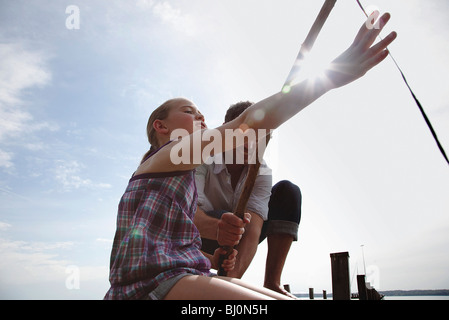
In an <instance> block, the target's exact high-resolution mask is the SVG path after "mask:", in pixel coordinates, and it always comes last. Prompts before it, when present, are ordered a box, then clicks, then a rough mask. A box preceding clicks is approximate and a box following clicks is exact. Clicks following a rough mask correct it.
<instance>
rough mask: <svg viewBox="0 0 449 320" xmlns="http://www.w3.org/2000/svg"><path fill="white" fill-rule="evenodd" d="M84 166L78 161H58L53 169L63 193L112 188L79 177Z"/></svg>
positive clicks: (105, 184) (106, 184) (108, 185)
mask: <svg viewBox="0 0 449 320" xmlns="http://www.w3.org/2000/svg"><path fill="white" fill-rule="evenodd" d="M83 168H84V165H83V164H81V163H79V162H78V161H75V160H73V161H66V160H58V161H57V165H56V168H55V178H56V180H57V181H58V182H59V183H60V184H62V187H63V190H64V191H70V190H73V189H80V188H89V189H109V188H111V187H112V186H111V185H110V184H108V183H95V182H93V181H92V180H90V179H85V178H82V177H81V176H80V171H81V169H83Z"/></svg>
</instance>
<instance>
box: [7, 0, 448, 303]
mask: <svg viewBox="0 0 449 320" xmlns="http://www.w3.org/2000/svg"><path fill="white" fill-rule="evenodd" d="M322 3H323V2H322V1H311V0H309V1H297V0H282V1H279V0H276V1H275V0H263V1H260V0H258V1H256V0H245V1H237V0H227V1H217V0H207V1H206V0H189V1H186V0H173V1H166V0H128V1H106V0H95V1H87V0H73V1H72V0H71V1H60V0H58V1H50V0H47V1H45V0H38V1H24V0H14V1H13V0H0V203H1V205H0V298H1V299H102V298H103V296H104V294H105V292H106V291H107V289H108V287H109V282H108V267H109V256H110V250H111V245H112V239H113V236H114V232H115V222H116V214H117V204H118V202H119V199H120V197H121V195H122V194H123V191H124V189H125V188H126V185H127V182H128V180H129V178H130V176H131V174H132V173H133V171H134V170H135V169H136V167H137V165H138V163H139V160H140V158H141V156H142V155H143V154H144V153H145V152H146V151H147V150H148V147H149V146H148V142H147V138H146V122H147V119H148V116H149V114H150V113H151V111H152V110H153V109H154V108H156V107H157V106H159V105H160V104H161V103H163V102H164V101H165V100H167V99H170V98H173V97H179V96H182V97H186V98H189V99H192V100H193V101H194V102H195V103H196V105H197V106H198V108H199V109H200V111H201V112H202V113H203V114H204V115H205V118H206V122H207V124H208V126H209V127H216V126H219V125H220V124H221V123H222V122H223V118H224V114H225V111H226V109H227V108H228V106H229V105H231V104H233V103H235V102H238V101H241V100H252V101H259V100H261V99H263V98H265V97H267V96H269V95H271V94H273V93H276V92H278V91H279V90H280V89H281V87H282V84H283V83H284V80H285V78H286V76H287V74H288V72H289V70H290V67H291V65H292V63H293V61H294V59H295V57H296V55H297V53H298V50H299V48H300V44H301V43H302V41H303V40H304V38H305V36H306V34H307V32H308V30H309V28H310V26H311V25H312V23H313V21H314V19H315V17H316V15H317V14H318V12H319V9H320V7H321V5H322ZM362 3H363V4H364V5H365V6H366V7H368V6H372V7H373V8H374V7H376V8H378V9H379V10H380V11H381V12H387V11H388V12H390V13H391V15H392V18H391V21H390V23H389V24H388V26H387V27H386V29H385V30H384V32H383V33H382V35H386V34H388V32H390V31H391V30H395V31H396V32H397V33H398V38H397V39H396V41H395V42H394V43H393V44H392V45H391V46H390V48H389V49H390V52H391V53H392V55H393V56H394V58H395V59H396V61H397V62H398V64H399V65H400V66H401V68H402V69H403V71H404V73H405V75H406V77H407V79H408V81H409V83H410V85H411V87H412V88H413V90H414V91H415V94H416V95H417V97H418V99H420V101H421V103H422V105H423V107H424V109H425V110H426V112H427V115H428V116H429V118H430V120H431V122H432V124H433V126H434V129H435V131H436V132H437V134H438V136H439V138H440V141H441V143H442V145H443V147H444V148H445V149H446V151H447V152H449V102H448V101H449V91H448V90H447V82H448V80H447V79H448V76H447V75H448V74H449V64H448V63H447V56H448V55H449V38H448V37H447V31H448V27H449V22H448V20H447V18H446V15H447V12H448V10H449V3H448V2H447V1H445V0H434V1H425V0H395V1H386V0H365V1H362ZM78 18H79V19H78ZM364 21H365V17H364V15H363V13H362V11H361V10H360V8H359V7H358V5H357V3H356V1H350V0H340V1H337V4H336V6H335V8H334V10H333V11H332V13H331V15H330V17H329V18H328V21H327V22H326V24H325V26H324V28H323V30H322V32H321V34H320V35H319V38H318V40H317V42H316V43H315V47H314V48H313V50H312V52H311V53H310V61H312V60H313V61H314V63H317V64H319V65H325V64H326V63H327V62H329V61H331V60H332V59H333V58H335V57H336V56H337V55H338V54H339V53H341V52H342V51H344V50H345V49H346V48H347V47H348V46H349V45H350V44H351V42H352V40H353V38H354V36H355V34H356V33H357V31H358V29H359V27H360V26H361V25H362V24H363V23H364ZM266 161H267V162H268V164H269V165H270V166H271V168H272V169H273V181H274V182H277V181H279V180H283V179H288V180H290V181H292V182H293V183H295V184H297V185H298V186H299V187H300V188H301V191H302V196H303V204H302V218H301V224H300V227H299V241H298V242H295V243H294V244H293V245H292V247H291V249H290V253H289V256H288V259H287V261H286V265H285V267H284V272H283V275H282V282H283V283H284V284H289V285H290V287H291V289H292V291H293V292H295V293H299V292H308V288H314V289H315V292H320V291H321V290H327V292H332V282H331V266H330V254H331V253H334V252H344V251H347V252H349V255H350V259H349V263H350V267H349V268H350V275H351V289H352V291H353V292H356V291H357V286H356V280H355V279H356V278H355V275H357V274H362V273H365V274H366V275H367V278H368V281H370V283H371V284H373V285H374V286H375V288H376V289H378V290H394V289H403V290H411V289H444V288H445V289H447V288H449V275H448V273H447V270H448V269H449V254H448V249H447V248H448V247H449V196H448V195H449V167H448V164H447V163H446V162H445V160H444V159H443V157H442V156H441V154H440V152H439V150H438V148H437V146H436V144H435V141H434V140H433V138H432V136H431V134H430V132H429V130H428V128H427V126H426V124H425V122H424V120H423V118H422V117H421V115H420V113H419V110H418V108H417V106H416V105H415V103H414V101H413V100H412V98H411V96H410V93H409V92H408V90H407V88H406V87H405V85H404V83H403V81H402V78H401V76H400V74H399V72H398V70H397V69H396V67H395V65H394V64H393V62H392V60H391V59H390V58H387V60H385V61H384V62H383V63H382V64H381V65H380V66H378V67H377V68H376V69H374V70H371V71H370V72H369V73H368V74H367V75H366V76H365V77H363V78H362V79H360V80H358V81H357V82H355V83H352V84H350V85H348V86H346V87H344V88H340V89H338V90H333V91H331V92H329V93H328V94H326V95H325V96H323V97H321V98H320V99H319V100H318V101H316V102H315V103H313V104H312V105H311V106H309V107H307V108H306V109H304V110H303V111H301V112H300V113H299V114H298V115H296V116H295V117H294V118H293V119H291V120H290V121H289V122H287V123H285V124H283V125H282V126H281V127H280V128H279V129H277V130H276V131H275V133H274V137H273V138H272V140H271V141H270V144H269V147H268V150H267V154H266ZM266 252H267V249H266V242H263V243H262V244H260V245H259V249H258V252H257V254H256V257H255V258H254V260H253V263H252V264H251V266H250V268H249V269H248V271H247V273H246V274H245V275H244V278H243V279H244V280H246V281H248V282H251V283H253V284H256V285H262V284H263V276H264V272H265V257H266Z"/></svg>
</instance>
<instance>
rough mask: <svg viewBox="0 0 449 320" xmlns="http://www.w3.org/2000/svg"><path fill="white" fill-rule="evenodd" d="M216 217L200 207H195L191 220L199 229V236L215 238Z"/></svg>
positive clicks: (216, 228)
mask: <svg viewBox="0 0 449 320" xmlns="http://www.w3.org/2000/svg"><path fill="white" fill-rule="evenodd" d="M218 221H219V220H218V219H216V218H213V217H210V216H208V215H207V214H206V213H205V212H204V211H203V210H202V209H201V208H200V207H197V209H196V213H195V218H194V219H193V222H194V223H195V225H196V227H197V228H198V230H199V231H200V234H201V237H202V238H206V239H212V240H217V230H218Z"/></svg>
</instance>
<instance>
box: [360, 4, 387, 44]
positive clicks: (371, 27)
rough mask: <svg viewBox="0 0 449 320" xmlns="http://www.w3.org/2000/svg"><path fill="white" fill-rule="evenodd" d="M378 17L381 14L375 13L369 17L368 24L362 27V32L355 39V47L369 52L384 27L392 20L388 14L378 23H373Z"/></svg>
mask: <svg viewBox="0 0 449 320" xmlns="http://www.w3.org/2000/svg"><path fill="white" fill-rule="evenodd" d="M378 16H379V12H378V11H375V12H374V13H373V14H372V15H371V16H369V17H368V19H367V20H366V22H365V23H364V24H363V25H362V26H361V27H360V30H359V32H358V34H357V36H356V37H355V39H354V44H353V45H354V46H356V47H358V48H360V49H361V50H367V49H368V48H369V47H371V45H372V44H373V43H374V41H375V40H376V38H377V37H378V36H379V34H380V32H381V31H382V29H383V28H384V26H385V25H386V24H387V22H388V21H389V20H390V18H391V15H390V14H389V13H388V12H387V13H384V14H383V15H382V17H381V18H380V19H379V20H378V21H377V22H376V21H375V22H373V21H372V19H376V18H377V17H378Z"/></svg>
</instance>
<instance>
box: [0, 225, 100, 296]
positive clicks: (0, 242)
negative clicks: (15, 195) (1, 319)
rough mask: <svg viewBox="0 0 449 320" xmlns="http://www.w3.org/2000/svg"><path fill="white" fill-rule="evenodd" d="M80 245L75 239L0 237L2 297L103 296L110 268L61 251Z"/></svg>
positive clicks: (0, 287)
mask: <svg viewBox="0 0 449 320" xmlns="http://www.w3.org/2000/svg"><path fill="white" fill-rule="evenodd" d="M2 225H8V224H5V223H2V222H0V228H1V226H2ZM9 227H10V225H8V227H7V228H9ZM0 231H1V230H0ZM77 247H78V244H76V243H74V242H71V241H66V242H28V241H13V240H9V239H1V238H0V256H1V257H2V259H0V299H80V298H81V299H86V298H87V299H101V298H102V297H103V295H104V293H105V292H106V290H107V288H108V282H107V279H108V267H107V265H102V266H91V265H77V264H74V261H72V260H68V259H64V258H62V257H61V254H60V252H62V253H63V254H64V256H66V255H67V253H68V252H70V250H73V249H76V248H77Z"/></svg>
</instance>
